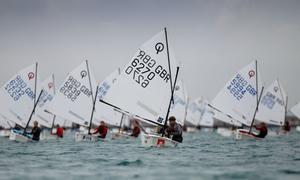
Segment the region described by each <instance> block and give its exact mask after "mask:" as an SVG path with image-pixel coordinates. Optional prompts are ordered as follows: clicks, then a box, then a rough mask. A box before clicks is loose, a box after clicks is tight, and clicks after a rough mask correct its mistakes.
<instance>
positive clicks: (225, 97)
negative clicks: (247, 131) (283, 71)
mask: <svg viewBox="0 0 300 180" xmlns="http://www.w3.org/2000/svg"><path fill="white" fill-rule="evenodd" d="M257 69H258V68H257V62H256V61H254V62H252V63H250V64H249V65H247V66H246V67H244V68H242V69H241V70H240V71H238V72H237V73H236V74H235V75H234V76H233V77H232V78H231V79H230V80H229V81H228V82H227V83H226V85H225V87H224V88H223V89H222V90H221V91H220V92H219V93H218V95H217V96H216V97H215V98H214V100H213V101H212V106H213V107H214V108H216V109H218V110H220V111H221V112H223V113H226V114H228V115H230V116H232V117H233V118H234V119H236V120H238V121H240V122H241V123H243V124H245V125H247V126H251V123H252V120H253V116H254V114H255V111H256V106H257V102H258V96H257V95H258V94H260V93H261V90H262V80H261V78H260V73H259V72H258V70H257Z"/></svg>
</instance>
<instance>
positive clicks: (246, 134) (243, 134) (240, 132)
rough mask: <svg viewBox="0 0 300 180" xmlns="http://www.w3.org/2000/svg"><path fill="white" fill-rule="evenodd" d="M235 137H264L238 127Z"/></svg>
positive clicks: (242, 138) (238, 138)
mask: <svg viewBox="0 0 300 180" xmlns="http://www.w3.org/2000/svg"><path fill="white" fill-rule="evenodd" d="M235 139H237V140H244V139H258V140H261V139H263V138H258V137H256V136H255V134H254V133H253V132H252V133H249V130H247V129H238V130H237V131H236V134H235Z"/></svg>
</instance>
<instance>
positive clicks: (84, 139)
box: [75, 132, 104, 142]
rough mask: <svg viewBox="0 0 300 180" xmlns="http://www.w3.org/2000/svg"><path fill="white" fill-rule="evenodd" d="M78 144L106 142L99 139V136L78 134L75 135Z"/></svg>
mask: <svg viewBox="0 0 300 180" xmlns="http://www.w3.org/2000/svg"><path fill="white" fill-rule="evenodd" d="M75 141H76V142H96V141H104V139H102V138H99V137H98V136H97V135H92V134H87V133H85V132H76V133H75Z"/></svg>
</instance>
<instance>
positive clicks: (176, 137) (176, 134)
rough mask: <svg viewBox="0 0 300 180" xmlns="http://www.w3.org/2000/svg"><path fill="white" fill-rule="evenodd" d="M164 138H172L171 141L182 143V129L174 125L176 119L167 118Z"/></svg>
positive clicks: (172, 117)
mask: <svg viewBox="0 0 300 180" xmlns="http://www.w3.org/2000/svg"><path fill="white" fill-rule="evenodd" d="M166 136H167V137H168V138H170V137H171V136H172V140H173V141H177V142H180V143H181V142H182V141H183V138H182V127H181V125H179V124H177V123H176V118H175V117H174V116H171V117H170V118H169V127H168V128H167V129H166Z"/></svg>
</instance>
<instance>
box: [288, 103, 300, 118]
mask: <svg viewBox="0 0 300 180" xmlns="http://www.w3.org/2000/svg"><path fill="white" fill-rule="evenodd" d="M290 111H291V112H292V113H293V114H294V115H295V116H296V117H297V118H298V119H300V102H298V103H297V104H296V105H295V106H293V107H292V108H291V110H290Z"/></svg>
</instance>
